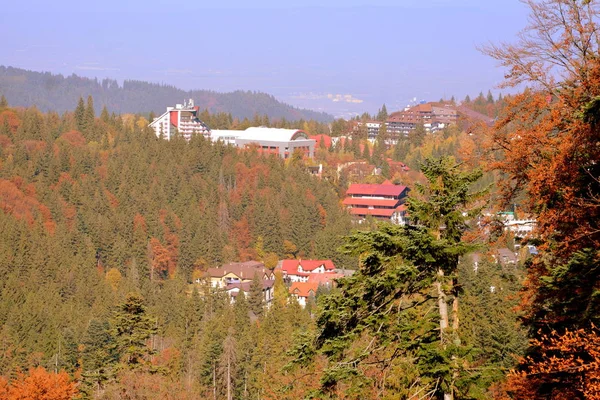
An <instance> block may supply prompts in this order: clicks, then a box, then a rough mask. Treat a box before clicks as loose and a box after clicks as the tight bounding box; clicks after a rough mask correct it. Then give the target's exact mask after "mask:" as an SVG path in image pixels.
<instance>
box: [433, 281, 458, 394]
mask: <svg viewBox="0 0 600 400" xmlns="http://www.w3.org/2000/svg"><path fill="white" fill-rule="evenodd" d="M443 278H444V271H442V270H441V269H438V281H437V282H436V283H435V286H436V288H437V292H438V307H439V309H440V341H441V343H442V346H443V347H444V348H445V347H446V330H447V329H448V322H449V319H448V303H447V302H446V293H444V290H443V289H442V283H443V282H442V280H443ZM457 304H458V303H457ZM444 400H453V396H452V393H451V392H450V393H444Z"/></svg>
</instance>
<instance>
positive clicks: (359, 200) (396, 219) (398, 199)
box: [344, 181, 410, 225]
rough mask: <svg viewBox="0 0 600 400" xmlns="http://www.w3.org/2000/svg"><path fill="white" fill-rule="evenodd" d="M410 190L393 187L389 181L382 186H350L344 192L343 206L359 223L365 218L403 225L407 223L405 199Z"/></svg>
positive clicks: (399, 186)
mask: <svg viewBox="0 0 600 400" xmlns="http://www.w3.org/2000/svg"><path fill="white" fill-rule="evenodd" d="M409 191H410V189H409V188H408V187H406V186H401V185H394V184H393V183H391V182H390V181H385V182H383V183H382V184H379V185H378V184H357V183H355V184H352V185H350V187H349V188H348V191H347V192H346V198H345V199H344V205H345V206H346V207H348V210H349V212H350V214H351V215H352V216H353V217H355V219H356V220H357V221H358V222H359V223H360V222H362V221H364V220H365V219H366V218H367V217H372V218H375V219H378V220H383V221H389V222H391V223H394V224H398V225H404V224H406V222H407V213H406V205H405V204H404V203H405V201H406V197H407V196H408V192H409Z"/></svg>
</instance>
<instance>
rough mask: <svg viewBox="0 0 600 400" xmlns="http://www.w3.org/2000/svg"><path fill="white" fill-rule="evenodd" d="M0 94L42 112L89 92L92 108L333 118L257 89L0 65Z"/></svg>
mask: <svg viewBox="0 0 600 400" xmlns="http://www.w3.org/2000/svg"><path fill="white" fill-rule="evenodd" d="M0 93H2V94H4V95H5V96H6V98H7V99H8V100H9V101H10V103H11V104H12V105H14V106H22V107H30V106H33V105H35V106H37V107H38V108H39V109H40V110H42V111H55V112H58V113H63V112H65V111H67V110H72V109H73V108H74V106H75V105H76V104H77V100H78V99H79V97H83V98H86V97H87V96H90V95H91V96H92V97H93V98H94V100H95V104H96V112H97V113H99V112H100V110H101V109H102V108H103V107H107V108H108V109H109V110H111V112H115V113H149V112H154V113H155V114H162V113H163V112H164V111H165V109H166V107H167V106H173V105H175V104H177V103H182V102H183V101H184V100H187V99H194V101H195V102H196V105H198V106H200V108H201V109H208V111H209V112H211V113H216V112H226V113H230V114H231V115H232V116H233V117H234V118H239V119H243V118H249V119H251V118H252V117H253V116H254V115H257V114H258V115H267V116H269V117H270V118H277V119H281V118H285V119H287V120H300V119H305V120H309V119H312V120H316V121H320V122H324V121H330V120H332V119H333V117H332V116H330V115H328V114H325V113H319V112H315V111H311V110H304V109H298V108H295V107H292V106H290V105H288V104H284V103H281V102H280V101H278V100H277V99H275V98H274V97H273V96H271V95H268V94H266V93H260V92H249V91H241V90H238V91H235V92H231V93H219V92H213V91H209V90H191V91H185V90H181V89H178V88H176V87H173V86H168V85H160V84H156V83H150V82H143V81H136V80H126V81H124V82H123V85H120V84H119V83H118V82H117V81H115V80H111V79H103V80H102V81H98V80H97V79H89V78H83V77H80V76H77V75H75V74H73V75H70V76H67V77H64V76H62V75H57V74H52V73H50V72H35V71H28V70H24V69H20V68H14V67H5V66H0Z"/></svg>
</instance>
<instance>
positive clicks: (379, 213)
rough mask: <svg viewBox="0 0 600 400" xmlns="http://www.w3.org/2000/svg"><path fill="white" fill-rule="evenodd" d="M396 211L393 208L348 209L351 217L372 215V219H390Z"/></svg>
mask: <svg viewBox="0 0 600 400" xmlns="http://www.w3.org/2000/svg"><path fill="white" fill-rule="evenodd" d="M394 211H396V209H394V208H358V207H354V208H351V209H350V214H352V215H372V216H374V217H388V218H389V217H391V216H392V214H394Z"/></svg>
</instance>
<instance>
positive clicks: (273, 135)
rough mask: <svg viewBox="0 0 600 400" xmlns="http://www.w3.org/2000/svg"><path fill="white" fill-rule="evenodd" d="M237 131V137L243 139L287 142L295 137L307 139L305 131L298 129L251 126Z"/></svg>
mask: <svg viewBox="0 0 600 400" xmlns="http://www.w3.org/2000/svg"><path fill="white" fill-rule="evenodd" d="M239 133H240V134H239V135H238V138H239V139H244V140H257V141H259V140H272V141H275V142H289V141H292V140H296V139H308V135H307V134H306V132H304V131H303V130H300V129H282V128H265V127H251V128H248V129H246V130H245V131H239Z"/></svg>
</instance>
